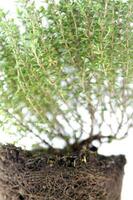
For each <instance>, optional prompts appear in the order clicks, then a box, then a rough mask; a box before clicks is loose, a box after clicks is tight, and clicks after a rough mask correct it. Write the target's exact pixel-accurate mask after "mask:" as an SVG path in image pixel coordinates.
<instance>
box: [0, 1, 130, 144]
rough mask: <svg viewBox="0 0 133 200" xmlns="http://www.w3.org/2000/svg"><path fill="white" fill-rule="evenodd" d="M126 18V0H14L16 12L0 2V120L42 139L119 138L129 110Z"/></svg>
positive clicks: (128, 14) (128, 62)
mask: <svg viewBox="0 0 133 200" xmlns="http://www.w3.org/2000/svg"><path fill="white" fill-rule="evenodd" d="M132 19H133V3H132V1H127V2H123V1H121V0H111V1H108V0H93V1H92V0H90V1H88V0H76V1H74V0H60V1H59V2H58V3H57V2H56V1H54V0H53V1H52V0H51V1H50V0H49V1H47V2H45V3H44V4H43V5H42V6H39V7H37V6H36V2H33V1H28V0H21V1H19V2H18V3H17V18H16V19H10V18H9V17H8V16H7V15H6V14H5V13H4V12H3V11H2V10H1V12H0V43H1V45H0V60H1V61H0V63H1V64H0V66H1V68H0V78H1V81H0V95H1V96H0V112H1V113H2V114H3V115H4V116H5V119H3V120H2V123H1V126H2V127H6V125H7V122H8V123H9V124H11V126H13V125H15V127H17V129H18V131H19V136H20V137H24V136H25V135H26V134H27V133H29V132H32V134H33V135H34V136H36V137H38V138H39V139H40V140H41V142H44V143H45V144H47V145H48V144H50V145H52V142H53V140H54V139H55V138H61V139H63V140H64V141H65V142H66V144H68V143H69V142H76V141H79V140H81V139H83V138H85V137H91V136H92V135H95V134H98V135H101V136H106V137H107V139H109V141H111V140H112V139H114V138H115V139H117V138H123V136H125V134H126V133H127V132H128V130H129V128H131V126H132V124H131V123H132V122H131V118H132V115H133V113H132V111H131V104H132V77H133V64H132V63H133V62H132V53H133V28H132V27H133V21H132ZM113 120H114V122H115V124H114V123H112V122H113ZM125 125H126V128H125ZM114 126H115V127H114ZM105 127H106V131H108V133H106V132H105ZM123 127H124V129H123ZM10 131H11V129H10Z"/></svg>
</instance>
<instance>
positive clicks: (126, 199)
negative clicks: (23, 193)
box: [0, 0, 133, 200]
mask: <svg viewBox="0 0 133 200" xmlns="http://www.w3.org/2000/svg"><path fill="white" fill-rule="evenodd" d="M0 8H4V9H6V10H10V12H11V14H12V16H13V15H14V11H15V0H0ZM13 140H14V139H13V138H12V137H10V138H9V136H8V135H5V134H4V133H2V132H1V131H0V141H1V142H4V143H6V142H11V141H13ZM23 142H24V144H25V145H26V146H27V145H28V143H29V141H28V140H24V141H23ZM132 147H133V133H132V132H131V131H130V133H129V136H128V137H127V138H126V139H124V140H122V141H114V142H113V143H111V144H103V145H102V147H101V148H100V149H99V153H102V154H105V155H111V154H115V155H118V154H124V155H126V159H127V164H126V166H125V176H124V181H123V190H122V200H132V199H133V186H132V185H133V152H132V151H133V148H132Z"/></svg>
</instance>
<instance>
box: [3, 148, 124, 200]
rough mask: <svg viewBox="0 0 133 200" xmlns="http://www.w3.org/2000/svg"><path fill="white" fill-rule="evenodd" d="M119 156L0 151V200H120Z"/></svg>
mask: <svg viewBox="0 0 133 200" xmlns="http://www.w3.org/2000/svg"><path fill="white" fill-rule="evenodd" d="M125 162H126V161H125V157H124V156H123V155H119V156H110V157H105V156H102V155H99V154H97V153H96V152H91V151H89V150H88V151H85V152H82V151H81V152H80V151H78V152H77V153H76V152H71V153H67V154H64V155H63V152H59V151H58V152H57V151H53V152H48V151H47V152H46V151H43V150H36V151H35V150H34V151H24V150H22V149H21V148H17V147H15V146H13V145H5V146H1V148H0V200H120V193H121V185H122V178H123V168H124V165H125Z"/></svg>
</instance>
